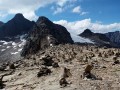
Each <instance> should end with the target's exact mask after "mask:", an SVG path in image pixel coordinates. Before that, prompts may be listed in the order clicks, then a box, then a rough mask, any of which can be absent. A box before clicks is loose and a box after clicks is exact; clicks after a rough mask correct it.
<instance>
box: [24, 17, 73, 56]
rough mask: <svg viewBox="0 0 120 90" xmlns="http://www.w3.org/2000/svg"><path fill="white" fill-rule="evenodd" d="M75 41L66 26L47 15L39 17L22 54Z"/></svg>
mask: <svg viewBox="0 0 120 90" xmlns="http://www.w3.org/2000/svg"><path fill="white" fill-rule="evenodd" d="M66 43H70V44H72V43H73V40H72V38H71V36H70V33H69V32H68V31H67V30H66V28H65V27H63V26H61V25H58V24H54V23H53V22H51V21H50V20H49V19H48V18H46V17H43V16H42V17H39V19H38V20H37V22H36V24H35V25H34V26H33V28H32V30H31V32H30V33H29V35H28V39H27V43H26V45H25V46H24V49H23V51H22V56H26V55H27V54H31V53H36V52H37V51H38V50H40V49H44V48H47V47H49V46H54V45H58V44H66Z"/></svg>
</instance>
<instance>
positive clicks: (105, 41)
mask: <svg viewBox="0 0 120 90" xmlns="http://www.w3.org/2000/svg"><path fill="white" fill-rule="evenodd" d="M79 36H81V37H84V38H87V39H90V40H92V41H93V42H95V44H96V45H98V46H107V47H120V32H119V31H116V32H108V33H104V34H102V33H93V32H92V31H91V30H90V29H86V30H84V31H83V32H82V33H81V34H79Z"/></svg>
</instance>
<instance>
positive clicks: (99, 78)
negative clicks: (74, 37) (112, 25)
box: [0, 44, 120, 90]
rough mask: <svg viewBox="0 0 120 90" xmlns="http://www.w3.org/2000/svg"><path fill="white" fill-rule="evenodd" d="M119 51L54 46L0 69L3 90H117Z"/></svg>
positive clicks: (119, 87)
mask: <svg viewBox="0 0 120 90" xmlns="http://www.w3.org/2000/svg"><path fill="white" fill-rule="evenodd" d="M119 61H120V49H116V48H106V47H103V48H98V47H96V46H79V45H69V44H66V45H58V46H53V47H50V48H47V49H45V50H43V51H40V52H38V53H37V54H35V55H29V56H26V57H25V58H24V59H23V60H19V61H17V62H13V63H5V64H3V65H1V67H0V76H1V77H0V88H1V89H5V90H120V62H119Z"/></svg>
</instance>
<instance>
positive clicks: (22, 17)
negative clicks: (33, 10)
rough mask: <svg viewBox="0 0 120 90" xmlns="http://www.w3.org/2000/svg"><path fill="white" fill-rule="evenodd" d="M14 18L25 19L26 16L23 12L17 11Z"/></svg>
mask: <svg viewBox="0 0 120 90" xmlns="http://www.w3.org/2000/svg"><path fill="white" fill-rule="evenodd" d="M13 19H15V20H18V19H25V18H24V16H23V14H21V13H17V14H16V15H15V16H14V18H13Z"/></svg>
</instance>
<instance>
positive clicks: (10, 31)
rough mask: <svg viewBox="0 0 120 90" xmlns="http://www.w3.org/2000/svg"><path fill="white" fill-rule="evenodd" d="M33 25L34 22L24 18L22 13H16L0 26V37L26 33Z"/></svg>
mask: <svg viewBox="0 0 120 90" xmlns="http://www.w3.org/2000/svg"><path fill="white" fill-rule="evenodd" d="M33 25H34V22H31V21H29V20H27V19H25V18H24V16H23V15H22V14H16V15H15V17H14V18H13V19H11V20H10V21H8V22H7V23H5V24H3V25H2V26H1V27H0V38H5V37H13V36H17V35H20V34H24V33H27V32H28V31H29V30H30V28H31V27H32V26H33Z"/></svg>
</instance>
